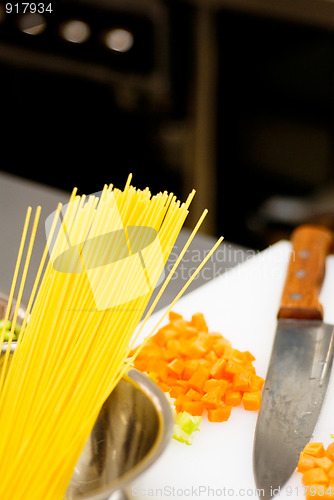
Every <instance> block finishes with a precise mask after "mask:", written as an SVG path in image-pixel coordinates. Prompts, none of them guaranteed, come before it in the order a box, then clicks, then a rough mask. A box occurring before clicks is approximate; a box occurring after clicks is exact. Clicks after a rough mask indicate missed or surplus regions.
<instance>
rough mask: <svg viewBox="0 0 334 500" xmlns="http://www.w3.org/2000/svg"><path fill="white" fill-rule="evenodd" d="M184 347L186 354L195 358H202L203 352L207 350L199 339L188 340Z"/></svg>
mask: <svg viewBox="0 0 334 500" xmlns="http://www.w3.org/2000/svg"><path fill="white" fill-rule="evenodd" d="M185 349H186V351H185V352H186V354H187V356H189V357H191V358H195V359H198V358H202V357H203V356H204V354H206V353H207V352H208V350H207V349H206V347H205V346H204V345H203V342H201V341H200V340H195V341H193V342H189V344H188V345H187V346H186V347H185Z"/></svg>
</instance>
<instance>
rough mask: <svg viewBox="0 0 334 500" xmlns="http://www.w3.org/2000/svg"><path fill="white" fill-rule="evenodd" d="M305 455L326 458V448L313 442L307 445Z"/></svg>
mask: <svg viewBox="0 0 334 500" xmlns="http://www.w3.org/2000/svg"><path fill="white" fill-rule="evenodd" d="M303 451H304V453H307V454H308V455H311V456H312V457H317V458H320V457H324V456H325V448H324V445H323V444H322V443H319V442H311V443H307V445H306V446H305V448H304V450H303Z"/></svg>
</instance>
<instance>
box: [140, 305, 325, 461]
mask: <svg viewBox="0 0 334 500" xmlns="http://www.w3.org/2000/svg"><path fill="white" fill-rule="evenodd" d="M133 357H134V365H135V367H136V368H137V369H139V370H140V371H146V372H147V373H148V374H149V375H150V376H151V378H153V380H155V381H156V383H157V384H158V385H159V387H160V388H161V389H162V390H163V391H164V392H169V394H170V396H171V398H173V400H174V406H175V409H176V411H177V412H183V411H186V412H188V413H190V414H191V415H194V416H200V415H202V413H203V411H204V409H206V412H207V415H208V419H209V420H211V421H215V422H223V421H226V420H227V419H228V418H229V416H230V414H231V409H232V407H233V406H238V405H240V403H241V400H242V397H243V395H244V398H245V401H246V403H245V404H244V407H245V408H246V409H253V408H254V407H255V404H256V403H255V401H254V394H256V397H258V395H260V390H261V388H262V385H263V383H264V379H263V378H261V377H259V376H258V375H257V374H256V371H255V368H254V366H253V364H252V363H253V361H254V359H255V358H254V356H253V355H252V354H251V353H250V352H249V351H244V352H242V351H239V350H238V349H235V348H234V347H232V345H231V342H229V341H228V340H227V339H226V338H225V337H223V336H222V335H221V334H220V333H217V332H209V330H208V325H207V323H206V321H205V318H204V315H203V314H202V313H195V314H193V316H192V318H191V321H186V320H185V319H184V318H183V316H182V315H181V314H178V313H175V312H173V311H171V312H170V313H169V323H168V324H167V325H165V326H163V327H162V328H160V329H159V330H158V332H156V333H155V335H153V336H152V338H151V339H150V340H148V341H145V345H143V346H142V347H140V346H139V348H136V349H135V350H134V351H133ZM249 395H251V396H249ZM247 397H248V400H247ZM249 398H250V399H251V401H249ZM252 398H253V399H252ZM247 405H248V406H247ZM327 465H328V463H327ZM329 470H330V469H329Z"/></svg>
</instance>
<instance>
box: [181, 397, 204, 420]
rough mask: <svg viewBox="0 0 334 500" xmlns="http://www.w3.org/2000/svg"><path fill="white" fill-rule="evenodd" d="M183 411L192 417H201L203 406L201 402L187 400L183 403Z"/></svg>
mask: <svg viewBox="0 0 334 500" xmlns="http://www.w3.org/2000/svg"><path fill="white" fill-rule="evenodd" d="M182 408H183V410H182V411H186V412H187V413H190V415H192V416H193V417H200V416H201V415H203V410H204V404H203V403H202V401H189V400H188V399H187V400H185V401H184V402H183V405H182Z"/></svg>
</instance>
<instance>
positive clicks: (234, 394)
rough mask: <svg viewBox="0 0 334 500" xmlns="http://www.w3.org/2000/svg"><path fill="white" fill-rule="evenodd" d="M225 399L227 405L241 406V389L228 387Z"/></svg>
mask: <svg viewBox="0 0 334 500" xmlns="http://www.w3.org/2000/svg"><path fill="white" fill-rule="evenodd" d="M224 399H225V404H226V405H227V406H239V405H240V403H241V399H242V394H241V392H240V391H234V390H233V389H227V391H226V392H225V395H224Z"/></svg>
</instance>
